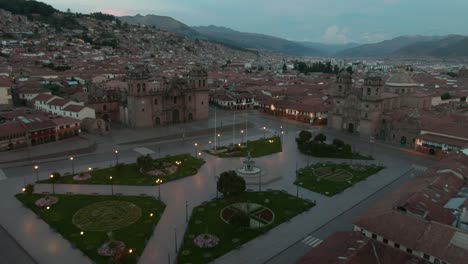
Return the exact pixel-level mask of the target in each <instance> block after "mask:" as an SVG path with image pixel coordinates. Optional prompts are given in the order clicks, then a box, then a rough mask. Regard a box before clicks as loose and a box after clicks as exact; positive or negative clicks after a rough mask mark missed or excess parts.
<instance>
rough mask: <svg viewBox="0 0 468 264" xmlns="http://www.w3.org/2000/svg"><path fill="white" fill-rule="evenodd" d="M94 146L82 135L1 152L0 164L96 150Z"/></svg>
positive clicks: (93, 143)
mask: <svg viewBox="0 0 468 264" xmlns="http://www.w3.org/2000/svg"><path fill="white" fill-rule="evenodd" d="M96 147H97V145H96V143H95V142H94V141H91V140H87V139H85V138H83V137H73V138H69V139H65V140H63V141H56V142H51V143H46V144H42V145H37V146H32V147H28V148H22V149H15V150H11V151H7V152H2V154H1V155H0V164H5V163H12V162H21V161H29V160H39V159H50V158H56V157H64V156H70V155H79V154H85V153H91V152H93V151H95V150H96Z"/></svg>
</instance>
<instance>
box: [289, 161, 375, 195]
mask: <svg viewBox="0 0 468 264" xmlns="http://www.w3.org/2000/svg"><path fill="white" fill-rule="evenodd" d="M356 166H360V168H358V167H356ZM327 169H328V170H330V174H329V176H328V179H326V178H327V176H325V175H326V174H327V173H322V172H323V171H325V170H327ZM382 169H384V167H382V166H364V165H349V164H335V163H318V164H315V165H311V166H309V167H305V168H302V169H299V170H298V173H297V175H298V176H297V180H296V182H295V184H296V185H299V186H301V187H303V188H306V189H308V190H311V191H313V192H318V193H321V194H324V195H326V196H333V195H335V194H337V193H341V192H342V191H344V190H345V189H347V188H349V187H350V186H353V185H354V184H356V183H358V182H360V181H362V180H365V179H366V178H367V177H369V176H371V175H374V174H376V173H377V172H379V171H380V170H382ZM332 175H336V176H332ZM340 175H345V176H342V178H340ZM323 176H325V177H326V178H322V177H323ZM348 176H351V177H350V178H347V177H348ZM330 178H333V179H330ZM337 178H338V179H337Z"/></svg>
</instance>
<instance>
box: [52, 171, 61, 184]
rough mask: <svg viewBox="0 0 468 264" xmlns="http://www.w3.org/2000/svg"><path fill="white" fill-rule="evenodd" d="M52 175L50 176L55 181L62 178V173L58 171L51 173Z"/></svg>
mask: <svg viewBox="0 0 468 264" xmlns="http://www.w3.org/2000/svg"><path fill="white" fill-rule="evenodd" d="M50 175H51V176H52V177H50V178H51V179H52V181H53V182H58V181H59V180H60V178H61V177H62V175H61V174H60V173H59V172H57V171H54V172H52V173H50Z"/></svg>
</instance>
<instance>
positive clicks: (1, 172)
mask: <svg viewBox="0 0 468 264" xmlns="http://www.w3.org/2000/svg"><path fill="white" fill-rule="evenodd" d="M6 179H7V176H6V175H5V173H4V172H3V170H2V169H0V181H3V180H6Z"/></svg>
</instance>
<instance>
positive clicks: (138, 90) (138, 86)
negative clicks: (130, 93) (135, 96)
mask: <svg viewBox="0 0 468 264" xmlns="http://www.w3.org/2000/svg"><path fill="white" fill-rule="evenodd" d="M137 92H138V93H139V92H140V84H137Z"/></svg>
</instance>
